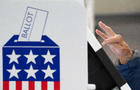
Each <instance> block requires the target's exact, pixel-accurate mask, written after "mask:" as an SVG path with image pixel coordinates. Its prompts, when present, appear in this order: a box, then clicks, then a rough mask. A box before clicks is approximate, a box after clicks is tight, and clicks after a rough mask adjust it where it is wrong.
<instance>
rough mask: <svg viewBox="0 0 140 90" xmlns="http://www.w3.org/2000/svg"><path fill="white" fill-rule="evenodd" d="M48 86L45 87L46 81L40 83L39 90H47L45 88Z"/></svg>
mask: <svg viewBox="0 0 140 90" xmlns="http://www.w3.org/2000/svg"><path fill="white" fill-rule="evenodd" d="M47 87H48V86H47V82H46V81H42V82H41V90H47V89H48V88H47Z"/></svg>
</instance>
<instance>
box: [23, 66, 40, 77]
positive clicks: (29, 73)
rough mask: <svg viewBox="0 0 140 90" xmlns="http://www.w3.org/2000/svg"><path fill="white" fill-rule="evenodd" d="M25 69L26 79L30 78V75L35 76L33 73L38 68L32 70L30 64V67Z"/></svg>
mask: <svg viewBox="0 0 140 90" xmlns="http://www.w3.org/2000/svg"><path fill="white" fill-rule="evenodd" d="M25 71H26V72H27V73H28V76H27V79H28V78H30V77H33V78H36V76H35V73H36V72H37V71H38V70H34V69H33V67H32V65H31V66H30V69H28V70H25Z"/></svg>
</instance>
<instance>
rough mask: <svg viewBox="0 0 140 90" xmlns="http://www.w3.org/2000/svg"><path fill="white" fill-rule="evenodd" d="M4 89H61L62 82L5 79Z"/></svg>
mask: <svg viewBox="0 0 140 90" xmlns="http://www.w3.org/2000/svg"><path fill="white" fill-rule="evenodd" d="M3 90H60V82H54V81H52V82H51V81H49V82H47V81H3Z"/></svg>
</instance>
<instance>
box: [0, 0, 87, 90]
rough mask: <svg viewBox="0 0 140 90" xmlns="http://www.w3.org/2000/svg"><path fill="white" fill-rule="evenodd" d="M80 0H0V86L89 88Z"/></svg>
mask: <svg viewBox="0 0 140 90" xmlns="http://www.w3.org/2000/svg"><path fill="white" fill-rule="evenodd" d="M83 3H84V0H83V1H80V2H79V0H20V1H19V0H2V1H1V3H0V6H1V8H0V11H1V14H0V41H1V42H0V43H1V44H0V52H1V53H0V58H1V62H0V76H1V77H0V90H87V89H88V80H87V78H88V77H87V74H88V72H87V39H86V27H87V22H86V9H85V7H84V4H83Z"/></svg>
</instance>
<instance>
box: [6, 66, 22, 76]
mask: <svg viewBox="0 0 140 90" xmlns="http://www.w3.org/2000/svg"><path fill="white" fill-rule="evenodd" d="M7 71H8V72H9V73H10V78H12V77H16V78H18V73H19V72H20V71H21V70H17V69H16V68H15V65H13V68H12V69H8V70H7Z"/></svg>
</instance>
